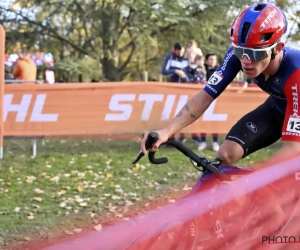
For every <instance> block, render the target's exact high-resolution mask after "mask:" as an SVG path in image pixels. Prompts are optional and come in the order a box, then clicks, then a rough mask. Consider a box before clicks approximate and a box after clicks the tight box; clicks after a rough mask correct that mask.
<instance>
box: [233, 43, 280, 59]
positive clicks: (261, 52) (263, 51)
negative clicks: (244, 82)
mask: <svg viewBox="0 0 300 250" xmlns="http://www.w3.org/2000/svg"><path fill="white" fill-rule="evenodd" d="M277 44H278V43H274V44H273V45H272V46H270V47H266V48H260V49H250V48H245V47H240V46H237V45H236V44H234V43H232V47H233V52H234V54H235V55H236V57H237V58H239V59H242V58H243V56H244V55H246V56H247V57H248V58H249V60H250V61H252V62H258V61H261V60H264V59H266V58H267V57H268V52H269V51H271V50H272V49H274V48H275V47H276V45H277Z"/></svg>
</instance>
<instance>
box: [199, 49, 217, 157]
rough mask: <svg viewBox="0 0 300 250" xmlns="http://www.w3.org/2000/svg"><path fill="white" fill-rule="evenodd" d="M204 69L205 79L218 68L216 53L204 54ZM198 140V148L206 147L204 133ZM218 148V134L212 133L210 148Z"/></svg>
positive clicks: (215, 149) (214, 149)
mask: <svg viewBox="0 0 300 250" xmlns="http://www.w3.org/2000/svg"><path fill="white" fill-rule="evenodd" d="M204 65H205V70H206V81H208V79H209V78H210V77H211V75H212V74H213V73H214V72H215V71H216V69H217V68H218V66H217V55H216V54H215V53H213V52H210V53H207V54H206V55H205V64H204ZM200 140H201V142H200V143H199V146H198V150H199V151H202V150H204V149H206V148H207V143H206V133H201V134H200ZM219 148H220V145H219V142H218V134H212V149H213V151H218V150H219Z"/></svg>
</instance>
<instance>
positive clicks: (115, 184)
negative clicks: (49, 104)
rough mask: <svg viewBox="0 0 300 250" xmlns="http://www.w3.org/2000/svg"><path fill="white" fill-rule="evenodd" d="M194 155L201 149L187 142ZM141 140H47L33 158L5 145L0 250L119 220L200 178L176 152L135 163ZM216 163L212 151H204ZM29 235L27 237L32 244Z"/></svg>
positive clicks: (14, 144)
mask: <svg viewBox="0 0 300 250" xmlns="http://www.w3.org/2000/svg"><path fill="white" fill-rule="evenodd" d="M186 145H188V146H190V147H191V148H192V149H194V150H196V144H194V143H193V142H190V141H189V142H187V144H186ZM278 148H279V145H278V144H274V145H273V146H270V147H268V148H266V149H264V150H261V151H260V152H256V153H254V154H253V155H251V156H250V157H247V158H246V159H243V160H242V161H241V162H240V165H247V164H251V163H254V162H257V161H262V160H264V159H266V158H267V157H269V156H270V155H271V154H272V153H273V152H274V151H275V150H277V149H278ZM138 150H139V144H138V143H136V142H125V141H120V142H119V141H114V142H113V141H100V140H71V139H69V140H59V139H51V140H46V145H45V146H41V144H40V142H39V143H38V155H37V157H36V158H32V157H31V154H30V142H29V141H27V140H7V141H5V148H4V159H3V160H0V222H1V223H0V248H1V249H2V248H4V246H7V245H10V246H11V245H12V242H14V244H17V243H19V242H22V241H23V240H24V239H27V240H30V239H35V238H40V239H41V238H49V237H53V236H55V235H56V234H60V233H62V232H66V231H69V232H70V230H72V229H74V228H78V227H80V226H82V225H83V224H84V223H85V224H88V223H94V224H95V223H99V222H101V219H103V218H104V217H110V218H113V217H122V216H124V214H126V213H127V212H128V211H130V210H131V209H132V208H133V207H134V206H139V205H140V204H142V203H143V202H144V201H145V200H147V201H149V200H150V201H151V200H154V199H155V198H156V197H160V196H162V195H163V194H164V193H167V192H168V191H169V190H174V188H175V187H176V188H182V187H183V186H184V185H186V184H188V185H189V186H191V185H192V184H193V183H194V182H195V181H196V180H197V177H198V176H199V172H197V171H196V170H195V169H194V168H193V166H192V165H191V164H190V162H189V159H187V158H186V157H185V156H183V155H181V154H180V153H179V152H177V151H176V150H175V149H168V148H167V149H161V150H160V151H159V155H160V156H167V157H168V158H169V162H168V163H167V164H164V165H159V166H154V165H150V164H149V163H148V162H147V159H146V158H143V159H142V160H141V162H140V164H137V165H134V166H133V165H132V164H131V161H132V160H133V158H134V157H135V155H136V154H137V152H138ZM202 155H203V156H205V157H208V158H213V157H214V153H213V152H211V151H208V150H206V151H204V152H203V154H202ZM29 237H30V239H29Z"/></svg>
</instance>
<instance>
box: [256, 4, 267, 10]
mask: <svg viewBox="0 0 300 250" xmlns="http://www.w3.org/2000/svg"><path fill="white" fill-rule="evenodd" d="M266 6H267V5H266V4H264V3H260V4H257V5H256V6H255V8H254V10H255V11H261V10H262V9H263V8H265V7H266Z"/></svg>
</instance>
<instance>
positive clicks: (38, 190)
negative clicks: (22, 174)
mask: <svg viewBox="0 0 300 250" xmlns="http://www.w3.org/2000/svg"><path fill="white" fill-rule="evenodd" d="M34 192H35V193H37V194H44V193H45V192H44V191H43V190H41V189H39V188H35V189H34Z"/></svg>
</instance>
